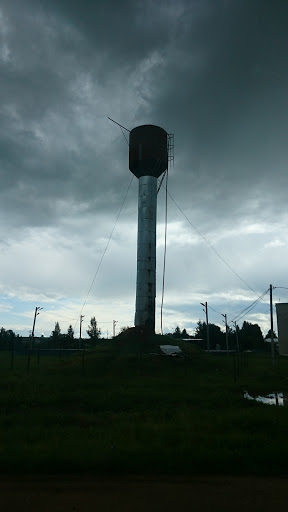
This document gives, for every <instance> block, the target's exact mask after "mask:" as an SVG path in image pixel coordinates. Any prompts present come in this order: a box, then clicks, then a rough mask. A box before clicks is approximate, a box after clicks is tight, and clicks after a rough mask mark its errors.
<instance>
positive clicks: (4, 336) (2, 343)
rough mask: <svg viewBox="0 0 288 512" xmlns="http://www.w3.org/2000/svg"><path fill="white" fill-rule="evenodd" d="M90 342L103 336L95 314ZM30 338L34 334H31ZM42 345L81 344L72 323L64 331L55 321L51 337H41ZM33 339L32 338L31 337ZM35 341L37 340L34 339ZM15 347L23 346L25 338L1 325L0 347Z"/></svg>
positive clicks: (52, 346) (63, 345) (89, 328)
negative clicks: (63, 331)
mask: <svg viewBox="0 0 288 512" xmlns="http://www.w3.org/2000/svg"><path fill="white" fill-rule="evenodd" d="M86 332H87V334H88V336H89V341H90V344H91V343H92V344H93V343H94V342H96V341H97V340H98V339H99V338H100V336H101V329H99V328H98V325H97V321H96V318H95V316H94V317H92V318H91V320H90V324H89V326H88V329H87V330H86ZM29 337H30V338H31V337H32V335H30V336H29ZM35 339H36V340H37V342H36V343H38V342H39V341H38V340H39V337H38V336H37V337H36V336H35V337H34V340H35ZM40 339H41V346H46V347H49V348H78V346H79V338H75V333H74V329H73V327H72V325H69V327H68V329H67V332H66V333H62V332H61V328H60V325H59V322H55V327H54V329H53V331H52V332H51V334H50V337H49V338H40ZM31 341H32V339H31ZM34 343H35V341H34ZM12 347H14V348H20V347H21V348H23V340H22V337H21V336H19V334H16V333H15V332H14V331H13V330H12V329H8V330H6V329H4V327H1V329H0V349H9V350H10V349H11V348H12Z"/></svg>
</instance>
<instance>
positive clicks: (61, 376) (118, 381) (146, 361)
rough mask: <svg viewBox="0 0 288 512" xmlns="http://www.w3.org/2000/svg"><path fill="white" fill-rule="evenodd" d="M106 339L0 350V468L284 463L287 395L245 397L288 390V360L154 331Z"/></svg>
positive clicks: (274, 467)
mask: <svg viewBox="0 0 288 512" xmlns="http://www.w3.org/2000/svg"><path fill="white" fill-rule="evenodd" d="M162 340H163V338H162V339H161V338H160V339H159V338H153V339H151V340H150V341H148V342H147V343H146V344H145V345H143V342H142V341H141V342H137V341H135V340H129V342H125V341H124V342H123V340H122V341H121V343H120V342H118V341H115V342H113V343H111V342H110V343H109V342H104V343H101V344H99V346H97V347H96V348H95V349H93V350H91V351H87V353H86V358H85V373H84V375H83V374H82V356H81V354H76V355H75V356H70V357H69V358H65V357H62V359H60V358H58V357H53V358H50V357H41V358H40V364H39V365H38V364H37V356H36V357H35V356H33V358H32V359H31V366H30V372H29V375H27V372H26V367H27V359H26V357H25V356H18V355H16V357H15V361H14V367H13V369H12V370H11V369H10V354H9V353H0V472H2V473H7V472H13V473H15V472H20V473H21V472H23V471H25V472H28V471H29V472H38V471H39V472H64V471H65V472H79V471H80V472H81V471H85V472H87V471H93V472H96V473H104V472H117V473H118V472H122V473H125V472H126V473H134V474H136V473H141V474H143V473H145V472H149V473H150V474H151V473H160V472H161V473H163V472H164V473H177V474H180V473H181V474H193V473H199V472H200V473H202V474H203V473H210V474H211V473H218V474H219V473H226V474H227V473H228V474H237V473H238V474H239V473H245V474H246V473H250V474H283V473H287V469H286V460H287V457H288V444H287V442H286V437H287V424H288V407H273V406H267V405H263V404H260V403H256V402H252V401H248V400H245V399H244V398H243V389H247V390H248V391H249V392H250V393H263V394H264V393H269V392H274V391H278V392H279V391H282V392H288V361H286V360H285V359H277V361H276V364H275V365H274V366H272V364H271V359H270V357H269V356H268V355H259V354H249V359H248V365H247V363H246V362H245V361H242V362H241V363H240V375H239V378H238V379H237V380H236V382H235V380H234V372H233V358H232V356H229V357H227V356H226V355H210V354H206V353H203V352H201V351H199V350H198V349H197V348H196V347H194V346H192V345H190V344H188V343H185V342H182V343H179V344H180V345H181V347H182V349H183V351H184V352H185V354H186V355H187V358H185V359H184V360H181V359H170V358H165V357H161V356H159V355H151V354H150V352H154V353H155V352H156V353H157V352H159V350H158V346H159V343H163V344H166V343H167V341H166V340H165V338H164V341H162Z"/></svg>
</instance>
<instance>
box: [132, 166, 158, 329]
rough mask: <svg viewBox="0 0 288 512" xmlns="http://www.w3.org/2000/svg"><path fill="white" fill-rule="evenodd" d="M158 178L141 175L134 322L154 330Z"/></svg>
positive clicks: (136, 324)
mask: <svg viewBox="0 0 288 512" xmlns="http://www.w3.org/2000/svg"><path fill="white" fill-rule="evenodd" d="M156 216H157V178H156V177H154V176H141V177H140V178H139V195H138V241H137V283H136V312H135V326H136V327H137V326H143V327H146V328H149V329H151V330H152V331H153V332H154V331H155V297H156Z"/></svg>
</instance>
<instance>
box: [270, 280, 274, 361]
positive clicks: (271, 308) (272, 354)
mask: <svg viewBox="0 0 288 512" xmlns="http://www.w3.org/2000/svg"><path fill="white" fill-rule="evenodd" d="M272 290H273V286H272V284H270V329H271V356H272V362H274V357H275V347H274V331H273V297H272Z"/></svg>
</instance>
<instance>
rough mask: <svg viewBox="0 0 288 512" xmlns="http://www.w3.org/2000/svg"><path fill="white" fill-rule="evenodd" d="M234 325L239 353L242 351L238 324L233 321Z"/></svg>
mask: <svg viewBox="0 0 288 512" xmlns="http://www.w3.org/2000/svg"><path fill="white" fill-rule="evenodd" d="M232 324H233V325H234V327H235V333H236V343H237V352H238V353H239V352H240V350H239V336H238V325H237V324H236V322H235V321H234V320H232Z"/></svg>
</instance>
